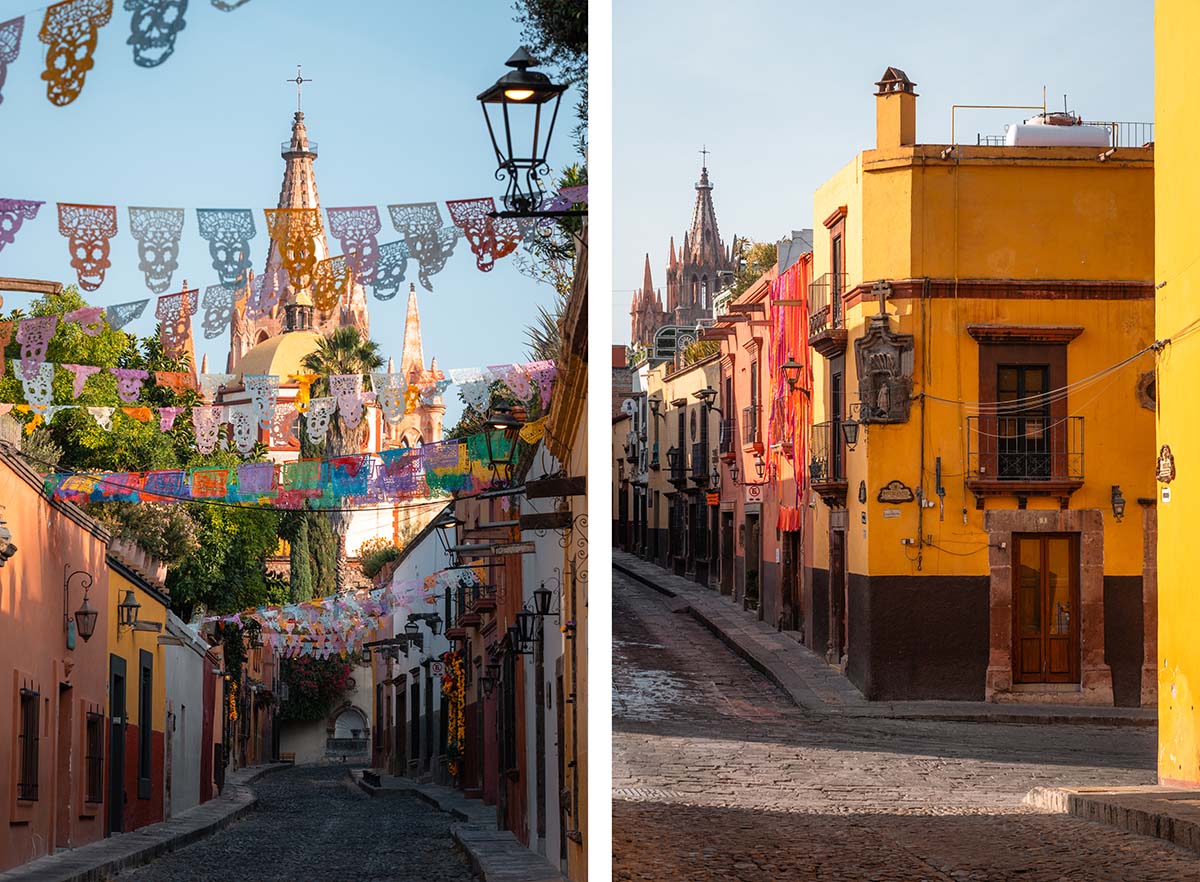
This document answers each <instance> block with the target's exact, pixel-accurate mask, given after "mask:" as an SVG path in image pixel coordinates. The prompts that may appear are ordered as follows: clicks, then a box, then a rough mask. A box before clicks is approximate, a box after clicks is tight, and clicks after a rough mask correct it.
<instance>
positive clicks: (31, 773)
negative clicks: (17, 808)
mask: <svg viewBox="0 0 1200 882" xmlns="http://www.w3.org/2000/svg"><path fill="white" fill-rule="evenodd" d="M39 698H40V696H39V694H38V692H37V690H36V689H28V688H24V687H22V689H21V730H20V731H21V734H20V736H19V737H20V742H21V743H20V748H21V775H20V778H19V779H18V780H17V798H18V799H29V800H34V799H37V798H38V710H39V709H40V704H39Z"/></svg>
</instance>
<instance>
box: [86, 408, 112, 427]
mask: <svg viewBox="0 0 1200 882" xmlns="http://www.w3.org/2000/svg"><path fill="white" fill-rule="evenodd" d="M114 410H116V408H115V407H89V408H88V409H87V412H88V413H89V414H91V417H92V419H94V420H95V421H96V425H97V426H99V427H100V428H101V429H103V430H104V431H106V432H111V431H112V415H113V411H114Z"/></svg>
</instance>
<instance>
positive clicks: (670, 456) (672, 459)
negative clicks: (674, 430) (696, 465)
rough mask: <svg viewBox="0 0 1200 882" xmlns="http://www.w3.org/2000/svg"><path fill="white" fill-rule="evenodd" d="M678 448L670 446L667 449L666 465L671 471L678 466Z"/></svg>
mask: <svg viewBox="0 0 1200 882" xmlns="http://www.w3.org/2000/svg"><path fill="white" fill-rule="evenodd" d="M679 453H680V451H679V448H678V447H672V448H671V449H670V450H668V451H667V465H668V466H670V467H671V471H676V470H677V469H678V467H679Z"/></svg>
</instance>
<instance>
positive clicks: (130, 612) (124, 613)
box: [117, 588, 142, 628]
mask: <svg viewBox="0 0 1200 882" xmlns="http://www.w3.org/2000/svg"><path fill="white" fill-rule="evenodd" d="M141 608H142V605H141V604H140V603H138V599H137V596H136V595H135V594H134V593H133V589H132V588H130V589H129V590H127V591H126V592H125V599H124V600H122V601H121V602H120V603H119V604H117V627H118V628H120V627H126V628H132V627H133V626H134V625H136V624H137V620H138V613H139V612H140V611H141Z"/></svg>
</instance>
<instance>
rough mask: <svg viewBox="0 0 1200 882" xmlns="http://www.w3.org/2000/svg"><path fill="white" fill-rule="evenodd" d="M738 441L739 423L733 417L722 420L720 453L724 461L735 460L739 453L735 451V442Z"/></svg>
mask: <svg viewBox="0 0 1200 882" xmlns="http://www.w3.org/2000/svg"><path fill="white" fill-rule="evenodd" d="M736 440H737V422H736V421H735V420H734V418H733V417H729V418H727V419H723V420H721V434H720V441H719V447H718V451H717V452H718V453H720V454H721V458H722V459H726V460H728V459H733V457H734V454H735V453H736V452H737V451H736V450H735V449H734V442H735V441H736Z"/></svg>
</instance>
